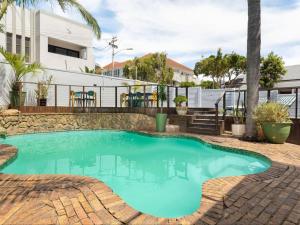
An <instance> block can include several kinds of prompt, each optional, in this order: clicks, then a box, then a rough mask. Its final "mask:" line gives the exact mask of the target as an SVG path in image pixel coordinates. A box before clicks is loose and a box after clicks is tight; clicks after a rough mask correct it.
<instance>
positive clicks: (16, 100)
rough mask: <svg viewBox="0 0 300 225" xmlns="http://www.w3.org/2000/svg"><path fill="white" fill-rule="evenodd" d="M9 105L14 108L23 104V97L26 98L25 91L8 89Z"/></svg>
mask: <svg viewBox="0 0 300 225" xmlns="http://www.w3.org/2000/svg"><path fill="white" fill-rule="evenodd" d="M9 95H10V106H11V108H13V109H15V108H18V107H20V106H24V104H25V98H26V92H24V91H23V92H21V93H20V92H18V91H10V92H9Z"/></svg>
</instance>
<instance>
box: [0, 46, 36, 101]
mask: <svg viewBox="0 0 300 225" xmlns="http://www.w3.org/2000/svg"><path fill="white" fill-rule="evenodd" d="M0 53H1V54H2V55H3V57H4V59H5V60H6V61H7V62H8V63H9V64H10V65H11V67H12V69H13V71H14V77H13V79H12V83H11V98H12V99H11V104H12V106H19V104H20V98H21V92H22V84H21V81H22V78H23V77H24V76H25V75H26V74H28V73H32V74H35V73H37V72H39V71H41V70H42V66H41V65H40V64H39V63H31V64H26V57H25V56H21V55H15V54H12V53H10V52H7V51H6V50H5V49H4V48H3V47H0Z"/></svg>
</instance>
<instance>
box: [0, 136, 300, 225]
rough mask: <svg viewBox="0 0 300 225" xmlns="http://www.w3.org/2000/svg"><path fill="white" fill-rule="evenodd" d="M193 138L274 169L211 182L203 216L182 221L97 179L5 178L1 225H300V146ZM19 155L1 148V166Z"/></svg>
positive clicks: (0, 192) (0, 185)
mask: <svg viewBox="0 0 300 225" xmlns="http://www.w3.org/2000/svg"><path fill="white" fill-rule="evenodd" d="M189 136H194V137H197V138H201V139H203V140H205V141H207V142H210V143H214V144H218V145H222V146H227V147H236V148H239V149H240V148H242V149H246V150H250V151H254V152H258V153H261V154H263V155H265V156H267V157H269V158H270V159H271V160H272V167H271V168H270V169H269V170H268V171H266V172H264V173H262V174H258V175H249V176H239V177H226V178H217V179H213V180H209V181H207V182H206V183H205V184H204V185H203V197H202V201H201V207H200V208H199V209H198V211H197V212H195V213H193V214H192V215H189V216H185V217H183V218H178V219H164V218H156V217H152V216H149V215H145V214H142V213H140V212H138V211H136V210H134V209H132V208H131V207H129V206H128V205H126V203H125V202H124V201H123V200H122V199H121V198H120V197H118V196H117V195H116V194H114V193H113V192H112V191H111V189H110V188H108V187H107V186H106V185H105V184H104V183H102V182H100V181H99V180H96V179H93V178H88V177H80V176H62V175H61V176H60V175H53V176H49V175H32V176H17V175H6V174H0V224H78V225H79V224H133V225H134V224H136V225H138V224H149V225H150V224H151V225H154V224H199V225H201V224H208V225H214V224H240V225H247V224H249V225H256V224H257V225H260V224H283V225H295V224H300V146H299V145H292V144H284V145H272V144H262V143H248V142H242V141H239V140H237V139H233V138H230V137H212V136H199V135H190V134H189ZM16 154H17V150H16V149H15V148H14V147H11V146H7V145H2V146H0V165H3V164H5V163H6V162H7V161H8V160H9V159H11V158H13V157H15V156H16Z"/></svg>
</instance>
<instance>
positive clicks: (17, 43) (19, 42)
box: [16, 35, 22, 55]
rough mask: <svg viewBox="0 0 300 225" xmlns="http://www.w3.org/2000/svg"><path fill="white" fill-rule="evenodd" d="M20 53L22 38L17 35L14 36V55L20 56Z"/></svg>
mask: <svg viewBox="0 0 300 225" xmlns="http://www.w3.org/2000/svg"><path fill="white" fill-rule="evenodd" d="M21 53H22V36H21V35H17V36H16V54H19V55H21Z"/></svg>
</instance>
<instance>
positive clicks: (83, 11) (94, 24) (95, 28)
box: [0, 0, 101, 39]
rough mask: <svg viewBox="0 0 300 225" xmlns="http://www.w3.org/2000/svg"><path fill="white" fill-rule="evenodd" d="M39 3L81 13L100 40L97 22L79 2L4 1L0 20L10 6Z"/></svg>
mask: <svg viewBox="0 0 300 225" xmlns="http://www.w3.org/2000/svg"><path fill="white" fill-rule="evenodd" d="M38 2H57V3H58V4H59V6H60V8H61V9H62V10H63V11H66V10H67V9H68V8H75V9H76V10H78V11H79V13H80V14H81V16H82V18H83V19H84V20H85V22H86V23H87V24H88V25H89V26H90V27H91V28H92V29H93V31H94V33H95V35H96V37H97V38H98V39H100V37H101V29H100V26H99V24H98V22H97V20H96V19H95V18H94V17H93V16H92V14H91V13H89V12H88V11H87V10H86V9H85V8H84V7H83V6H82V5H81V4H80V3H79V2H78V1H77V0H3V1H2V3H0V4H1V5H0V7H1V8H0V20H1V19H2V18H3V16H4V15H5V14H6V12H7V8H8V6H10V5H13V4H14V3H15V4H16V5H18V6H22V7H25V6H27V5H34V4H37V3H38ZM1 27H2V25H1Z"/></svg>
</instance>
